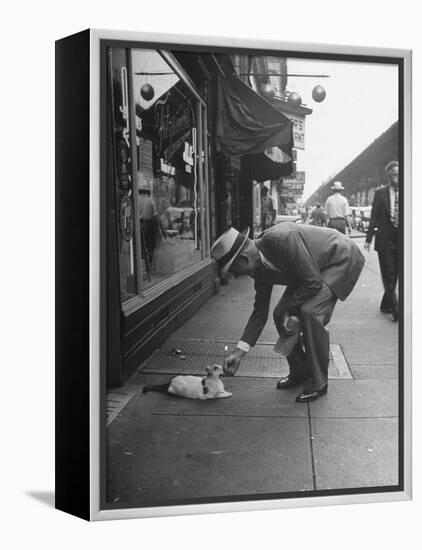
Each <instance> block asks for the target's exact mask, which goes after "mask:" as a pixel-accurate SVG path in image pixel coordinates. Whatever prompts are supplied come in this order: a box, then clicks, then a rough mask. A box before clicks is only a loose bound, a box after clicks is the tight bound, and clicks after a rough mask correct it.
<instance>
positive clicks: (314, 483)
mask: <svg viewBox="0 0 422 550" xmlns="http://www.w3.org/2000/svg"><path fill="white" fill-rule="evenodd" d="M307 407H308V423H309V446H310V449H311V465H312V486H313V490H314V491H316V490H317V483H316V472H315V456H314V436H313V432H312V421H311V407H310V405H309V403H307Z"/></svg>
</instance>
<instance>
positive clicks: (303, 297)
mask: <svg viewBox="0 0 422 550" xmlns="http://www.w3.org/2000/svg"><path fill="white" fill-rule="evenodd" d="M255 244H256V246H257V248H258V250H259V251H260V252H261V253H262V254H263V255H264V257H265V258H266V259H267V260H268V261H270V262H271V263H272V264H273V265H274V266H275V267H277V269H279V270H280V272H278V271H275V270H271V269H268V268H267V267H265V266H263V265H262V266H260V267H259V268H258V269H257V270H256V272H255V274H254V276H253V277H254V279H255V304H254V309H253V312H252V315H251V316H250V318H249V321H248V323H247V325H246V328H245V330H244V332H243V335H242V338H241V340H243V341H244V342H247V343H248V344H249V345H251V346H254V345H255V343H256V341H257V340H258V338H259V335H260V334H261V332H262V329H263V328H264V326H265V323H266V322H267V318H268V312H269V307H270V299H271V293H272V289H273V285H285V286H287V287H288V290H289V293H288V295H289V299H288V300H287V301H286V306H285V310H286V312H287V313H289V314H290V315H300V308H301V306H302V305H303V304H304V303H305V302H306V301H307V300H309V299H310V298H311V297H312V296H314V295H315V294H317V293H318V292H319V291H320V290H321V288H322V286H323V282H325V283H326V284H327V285H328V286H329V287H330V288H331V290H332V291H333V293H334V294H335V295H336V296H337V298H339V299H340V300H345V299H346V298H347V296H348V295H349V294H350V292H351V291H352V289H353V287H354V286H355V284H356V281H357V280H358V278H359V275H360V273H361V271H362V268H363V264H364V263H365V259H364V257H363V254H362V253H361V251H360V250H359V248H358V247H357V246H356V244H355V243H354V242H353V241H352V240H351V239H349V238H348V237H346V236H345V235H343V234H342V233H340V232H339V231H336V230H335V229H328V228H325V227H316V226H312V225H300V224H295V223H289V222H284V223H280V224H278V225H276V226H274V227H271V228H270V229H268V230H267V231H265V232H264V233H263V235H262V236H261V237H260V238H259V239H257V240H256V241H255Z"/></svg>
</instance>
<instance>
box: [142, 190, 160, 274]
mask: <svg viewBox="0 0 422 550" xmlns="http://www.w3.org/2000/svg"><path fill="white" fill-rule="evenodd" d="M138 193H139V200H138V209H139V226H140V229H141V254H142V258H143V259H144V260H145V263H146V268H147V271H148V272H149V271H151V265H152V259H153V256H154V251H155V247H156V235H157V231H158V229H159V221H158V212H157V208H156V206H155V204H154V201H153V199H152V197H151V190H150V188H149V187H146V186H142V187H140V188H139V189H138Z"/></svg>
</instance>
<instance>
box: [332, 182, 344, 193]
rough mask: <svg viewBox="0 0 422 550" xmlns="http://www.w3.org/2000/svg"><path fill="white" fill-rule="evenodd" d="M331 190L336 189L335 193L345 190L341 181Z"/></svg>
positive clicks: (335, 183)
mask: <svg viewBox="0 0 422 550" xmlns="http://www.w3.org/2000/svg"><path fill="white" fill-rule="evenodd" d="M331 189H334V191H341V190H342V189H344V187H343V184H342V183H341V181H335V182H334V183H333V186H332V187H331Z"/></svg>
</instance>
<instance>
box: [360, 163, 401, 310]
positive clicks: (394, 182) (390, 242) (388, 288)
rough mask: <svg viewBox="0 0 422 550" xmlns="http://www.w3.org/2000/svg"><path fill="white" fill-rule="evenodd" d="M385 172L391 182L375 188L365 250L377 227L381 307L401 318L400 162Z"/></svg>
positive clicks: (376, 240) (389, 164)
mask: <svg viewBox="0 0 422 550" xmlns="http://www.w3.org/2000/svg"><path fill="white" fill-rule="evenodd" d="M385 172H386V174H387V178H388V184H387V185H386V186H384V187H380V188H378V189H376V191H375V194H374V199H373V202H372V212H371V220H370V222H369V228H368V233H367V235H366V242H365V250H367V251H368V252H369V250H370V248H371V241H372V237H373V235H374V231H375V229H376V230H377V232H376V236H375V250H376V251H377V252H378V259H379V264H380V270H381V277H382V282H383V285H384V295H383V297H382V300H381V305H380V310H381V311H382V313H391V314H392V315H393V320H394V321H398V318H399V305H398V298H397V293H396V286H397V279H398V275H399V163H398V162H397V161H391V162H389V163H388V164H387V166H386V167H385Z"/></svg>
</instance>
